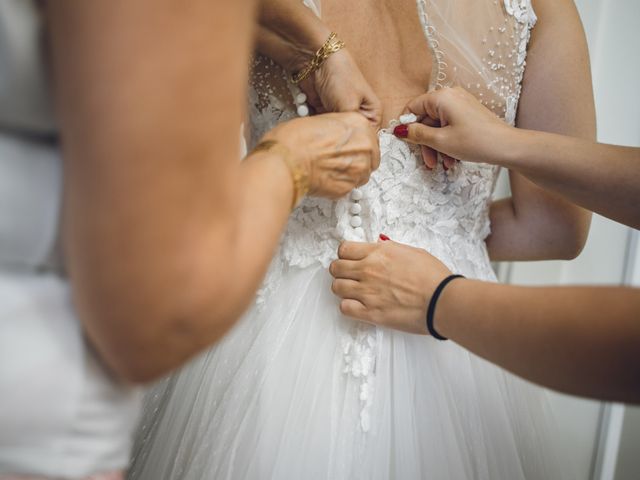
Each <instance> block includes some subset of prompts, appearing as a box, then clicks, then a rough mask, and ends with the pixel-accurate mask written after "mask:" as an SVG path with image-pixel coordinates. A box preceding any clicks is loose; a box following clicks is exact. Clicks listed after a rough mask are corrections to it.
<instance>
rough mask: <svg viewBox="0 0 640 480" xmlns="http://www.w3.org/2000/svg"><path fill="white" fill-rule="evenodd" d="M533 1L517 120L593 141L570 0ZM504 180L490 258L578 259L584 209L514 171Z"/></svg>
mask: <svg viewBox="0 0 640 480" xmlns="http://www.w3.org/2000/svg"><path fill="white" fill-rule="evenodd" d="M534 6H535V9H536V13H537V15H538V23H537V24H536V26H535V28H534V29H533V31H532V35H531V41H530V44H529V52H528V55H527V68H526V70H525V76H524V80H523V88H522V95H521V98H520V103H519V108H518V116H517V120H516V124H517V126H518V127H520V128H526V129H532V130H542V131H547V132H554V133H560V134H563V135H570V136H573V137H579V138H584V139H587V140H592V141H593V140H595V111H594V104H593V92H592V86H591V72H590V69H589V56H588V51H587V44H586V39H585V36H584V31H583V28H582V24H581V22H580V18H579V17H578V13H577V11H576V9H575V6H574V4H573V1H572V0H561V1H558V0H537V1H536V2H534ZM510 181H511V182H510V183H511V192H512V197H511V198H508V199H505V200H501V201H498V202H495V203H494V204H493V205H492V208H491V229H492V234H491V236H490V237H489V238H488V239H487V247H488V249H489V254H490V256H491V258H492V259H493V260H542V259H549V258H563V259H569V258H574V257H576V256H577V255H578V254H579V253H580V251H581V250H582V247H583V246H584V243H585V241H586V238H587V234H588V230H589V223H590V214H589V213H588V212H585V211H584V210H582V209H581V208H579V207H576V206H575V205H573V204H571V203H570V202H569V201H567V200H564V199H562V198H561V197H560V196H558V195H557V194H554V193H551V192H547V191H545V190H543V189H542V188H541V187H539V186H537V185H535V184H533V183H532V182H531V181H530V180H528V179H526V178H525V177H523V176H522V175H521V174H519V173H517V172H510ZM531 232H535V235H532V234H531Z"/></svg>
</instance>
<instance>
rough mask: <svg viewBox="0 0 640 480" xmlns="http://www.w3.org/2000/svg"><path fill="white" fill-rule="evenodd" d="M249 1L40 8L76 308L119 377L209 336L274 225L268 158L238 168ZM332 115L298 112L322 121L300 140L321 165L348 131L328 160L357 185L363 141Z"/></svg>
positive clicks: (362, 173) (252, 270)
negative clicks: (46, 33)
mask: <svg viewBox="0 0 640 480" xmlns="http://www.w3.org/2000/svg"><path fill="white" fill-rule="evenodd" d="M253 9H254V5H253V2H252V1H250V0H246V1H240V2H210V1H206V0H195V1H192V2H188V3H184V4H182V3H176V2H172V1H170V0H161V1H157V0H153V1H151V0H142V1H137V2H130V1H126V0H114V1H111V2H84V1H81V0H65V1H62V0H61V1H60V2H52V3H50V4H47V14H48V19H49V22H50V28H51V37H52V48H53V70H54V75H55V83H56V87H57V88H56V100H57V104H58V108H59V115H60V119H61V125H62V139H63V149H64V158H65V181H66V198H65V219H66V225H65V237H66V238H65V243H66V249H67V258H68V260H69V271H70V277H71V282H72V284H73V288H74V297H75V304H76V307H77V310H78V313H79V316H80V319H81V320H82V322H83V324H84V326H85V328H86V330H87V333H88V335H89V337H90V338H91V340H92V341H93V342H94V343H95V345H96V347H97V348H98V350H99V351H100V353H101V354H102V356H103V358H104V359H105V361H106V362H107V364H108V365H109V366H110V367H111V368H112V369H113V370H114V371H115V372H116V373H117V374H119V375H121V376H122V377H124V378H127V379H130V380H134V381H146V380H150V379H152V378H154V377H156V376H158V375H161V374H163V373H166V372H167V371H168V370H170V369H172V368H175V367H176V366H178V365H179V364H180V363H182V362H183V361H185V360H186V359H187V358H189V357H190V356H191V355H193V354H194V353H196V352H197V351H199V350H200V349H202V348H204V347H205V346H207V345H209V344H210V343H212V342H213V341H215V340H216V339H218V338H220V336H221V335H223V334H224V332H225V331H226V330H227V329H228V328H229V327H230V326H231V325H232V324H233V322H234V321H235V320H236V319H237V318H238V316H239V315H240V314H241V312H242V311H243V310H244V308H245V307H246V306H247V304H248V302H249V301H250V300H251V298H252V297H253V294H254V290H255V288H256V286H257V284H258V283H259V281H260V279H261V278H262V276H263V274H264V271H265V269H266V267H267V265H268V263H269V261H270V257H271V255H272V253H273V250H274V248H275V246H276V244H277V241H278V238H279V234H280V231H281V229H282V227H283V225H284V223H285V221H286V218H287V215H288V212H289V208H290V206H291V201H292V197H293V188H292V182H291V177H290V172H289V171H288V168H287V167H286V165H285V163H284V162H283V159H282V158H281V156H279V155H277V154H272V153H269V152H264V153H260V154H257V155H255V156H254V157H252V158H250V159H249V160H248V161H247V163H246V164H243V165H242V166H240V163H239V125H240V122H241V116H242V112H243V110H244V107H245V97H244V96H245V88H246V87H245V86H246V84H247V65H248V58H249V52H250V48H251V31H252V22H253V14H252V12H253ZM113 32H117V34H114V33H113ZM220 45H225V46H226V45H233V48H219V47H220ZM344 115H346V116H345V117H340V120H341V121H339V122H336V121H335V120H336V119H335V118H334V119H333V120H323V119H321V118H320V117H318V118H317V119H313V120H312V119H306V120H297V121H296V122H304V121H307V120H308V121H316V122H326V123H323V128H324V130H323V131H326V132H327V135H326V137H324V138H321V139H319V141H320V143H321V144H314V145H313V146H311V145H309V143H307V144H306V145H305V146H309V151H310V152H315V151H316V150H314V149H313V147H318V148H317V150H318V154H319V155H321V156H324V157H326V158H328V159H331V158H332V157H333V156H334V155H338V154H342V152H336V151H335V148H334V147H333V146H332V145H335V142H333V143H332V142H331V141H330V139H331V138H333V139H335V138H336V137H340V138H343V137H344V136H345V133H348V134H349V135H350V137H349V138H351V139H352V140H350V141H349V142H347V145H345V148H344V151H345V152H344V153H347V154H348V156H347V157H345V158H344V159H342V160H344V162H342V161H341V160H340V159H337V160H338V161H337V162H335V163H336V165H337V166H341V167H342V170H341V172H342V173H343V174H344V175H343V179H346V180H345V182H344V183H346V184H348V183H349V180H351V181H352V183H361V182H362V181H364V180H366V176H367V171H368V169H369V168H370V165H366V163H367V162H368V161H370V160H371V157H372V148H373V147H372V145H373V140H371V138H370V137H373V136H374V135H373V133H371V134H369V132H368V131H366V130H367V127H366V121H365V120H364V119H361V118H360V117H358V118H354V117H351V116H348V114H344ZM352 115H354V116H355V114H352ZM286 128H287V127H284V126H283V127H281V128H280V130H279V131H280V136H278V134H277V133H274V135H276V138H277V139H278V140H282V141H283V142H287V141H289V140H290V141H292V142H294V143H293V144H290V146H291V147H292V148H293V147H294V144H295V143H296V142H299V141H300V140H301V138H300V135H303V133H304V131H306V130H305V128H302V127H301V126H300V125H299V123H298V124H295V125H293V127H291V128H290V129H289V130H283V129H286ZM332 129H334V131H333V132H332V133H331V130H332ZM310 130H311V131H315V130H317V125H316V126H315V127H312V128H311V129H310ZM316 137H318V135H312V137H311V138H316ZM302 140H309V139H307V138H304V137H303V138H302ZM322 141H323V142H324V144H322ZM305 151H306V149H305ZM305 155H306V156H305ZM311 155H312V154H311V153H309V154H306V153H305V154H304V155H303V156H302V157H301V159H298V160H300V161H301V162H302V163H304V162H303V160H304V161H306V162H307V163H309V162H310V158H308V157H310V156H311ZM345 163H347V164H349V165H351V164H353V165H354V166H355V170H357V172H355V173H354V172H353V171H351V167H349V168H345ZM310 167H311V166H310V165H309V164H307V165H306V167H305V168H306V169H307V171H308V172H311V170H310ZM320 173H322V172H320ZM321 176H322V175H321V174H319V175H318V177H321ZM312 181H313V178H312ZM320 183H322V182H320ZM325 186H326V185H325ZM339 187H340V188H342V189H344V188H345V186H344V185H341V186H339ZM329 190H330V189H327V192H328V191H329ZM327 192H325V193H327ZM334 193H335V192H334Z"/></svg>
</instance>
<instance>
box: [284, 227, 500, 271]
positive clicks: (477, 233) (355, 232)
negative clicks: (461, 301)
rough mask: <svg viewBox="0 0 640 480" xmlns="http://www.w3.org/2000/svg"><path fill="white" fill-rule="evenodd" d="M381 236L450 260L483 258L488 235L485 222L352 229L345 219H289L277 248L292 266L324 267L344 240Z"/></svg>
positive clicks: (370, 240) (367, 239)
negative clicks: (317, 264)
mask: <svg viewBox="0 0 640 480" xmlns="http://www.w3.org/2000/svg"><path fill="white" fill-rule="evenodd" d="M381 233H384V234H385V235H387V236H388V237H390V238H391V239H392V240H394V241H396V242H399V243H404V244H407V245H411V246H414V247H417V248H423V249H425V250H427V251H429V252H431V253H434V254H437V255H438V256H445V257H447V258H443V260H448V259H452V260H453V259H455V258H456V257H460V258H467V257H469V256H472V257H476V256H481V257H484V256H485V253H486V245H485V242H484V239H485V238H486V237H487V236H488V234H489V224H488V222H487V224H486V228H478V226H477V225H472V227H471V228H464V226H463V225H462V224H461V223H459V222H457V221H456V220H451V219H449V220H444V219H443V220H438V221H434V222H428V221H424V222H415V223H409V222H385V221H380V219H375V220H372V219H368V221H364V222H363V223H362V224H359V225H358V226H357V227H354V226H353V225H352V224H350V223H349V219H348V218H347V219H345V218H342V219H337V218H333V219H326V221H324V222H320V223H315V222H307V223H304V222H300V221H296V220H293V219H292V221H290V222H289V225H288V227H287V230H286V232H285V234H284V236H283V238H282V241H281V244H280V256H281V257H282V259H283V260H284V261H285V263H286V264H288V265H292V266H301V267H306V266H309V265H312V264H314V263H319V264H322V265H323V266H325V267H326V266H328V265H329V263H331V261H333V260H334V259H335V258H336V257H337V250H338V246H339V245H340V243H341V242H342V241H343V240H352V241H363V242H376V241H378V239H379V235H380V234H381Z"/></svg>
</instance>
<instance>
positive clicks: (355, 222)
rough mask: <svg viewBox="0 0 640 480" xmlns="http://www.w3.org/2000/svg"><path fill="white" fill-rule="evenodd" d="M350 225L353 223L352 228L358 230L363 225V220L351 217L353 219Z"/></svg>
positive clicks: (355, 216) (356, 216)
mask: <svg viewBox="0 0 640 480" xmlns="http://www.w3.org/2000/svg"><path fill="white" fill-rule="evenodd" d="M349 223H351V226H352V227H353V228H357V227H359V226H360V225H362V218H361V217H359V216H358V215H354V216H353V217H351V219H350V220H349Z"/></svg>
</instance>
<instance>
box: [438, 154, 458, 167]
mask: <svg viewBox="0 0 640 480" xmlns="http://www.w3.org/2000/svg"><path fill="white" fill-rule="evenodd" d="M441 155H442V165H443V166H444V169H445V170H449V169H450V168H453V167H454V165H455V164H456V162H457V160H456V159H455V158H453V157H450V156H449V155H446V154H444V153H442V154H441Z"/></svg>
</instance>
